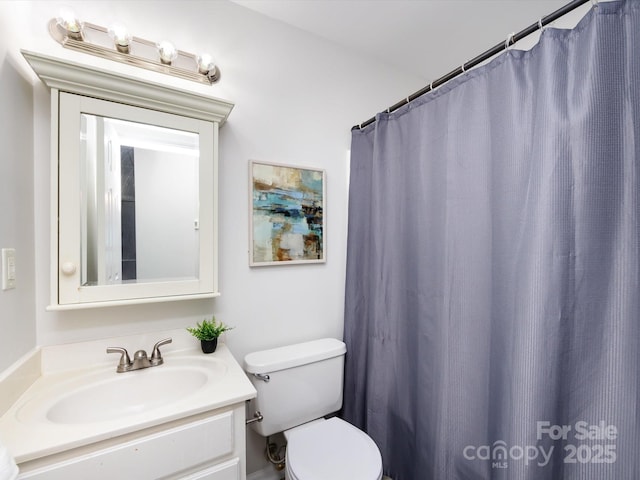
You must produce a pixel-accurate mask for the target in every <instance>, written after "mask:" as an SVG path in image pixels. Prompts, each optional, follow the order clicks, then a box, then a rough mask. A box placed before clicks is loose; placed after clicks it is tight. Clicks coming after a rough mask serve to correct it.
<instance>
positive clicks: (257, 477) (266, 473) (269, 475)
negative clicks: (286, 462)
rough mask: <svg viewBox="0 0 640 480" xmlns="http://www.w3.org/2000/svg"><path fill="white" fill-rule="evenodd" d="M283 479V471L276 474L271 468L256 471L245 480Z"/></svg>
mask: <svg viewBox="0 0 640 480" xmlns="http://www.w3.org/2000/svg"><path fill="white" fill-rule="evenodd" d="M283 478H284V470H283V471H281V472H277V471H276V469H275V468H274V467H272V466H268V467H265V468H263V469H262V470H258V471H257V472H253V473H251V474H249V475H247V480H282V479H283Z"/></svg>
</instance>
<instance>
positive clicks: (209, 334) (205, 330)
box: [187, 317, 233, 353]
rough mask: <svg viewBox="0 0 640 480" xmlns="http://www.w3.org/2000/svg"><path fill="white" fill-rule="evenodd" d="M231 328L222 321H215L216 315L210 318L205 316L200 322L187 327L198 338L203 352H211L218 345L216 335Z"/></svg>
mask: <svg viewBox="0 0 640 480" xmlns="http://www.w3.org/2000/svg"><path fill="white" fill-rule="evenodd" d="M232 328H233V327H229V326H228V325H225V324H224V323H222V322H217V321H216V317H211V320H207V319H206V318H205V319H204V320H203V321H202V323H200V322H198V323H197V324H196V326H195V327H187V331H188V332H189V333H190V334H191V335H193V336H194V337H196V338H197V339H198V340H200V346H201V347H202V351H203V352H204V353H213V352H215V351H216V348H217V346H218V337H219V336H220V335H222V334H223V333H224V332H226V331H227V330H231V329H232Z"/></svg>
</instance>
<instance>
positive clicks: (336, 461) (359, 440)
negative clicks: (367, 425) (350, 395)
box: [286, 417, 382, 480]
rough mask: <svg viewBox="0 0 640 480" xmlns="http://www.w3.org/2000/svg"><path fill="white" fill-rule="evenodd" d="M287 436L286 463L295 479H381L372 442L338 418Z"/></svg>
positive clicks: (318, 423) (377, 455)
mask: <svg viewBox="0 0 640 480" xmlns="http://www.w3.org/2000/svg"><path fill="white" fill-rule="evenodd" d="M289 433H290V434H289V435H288V442H287V462H286V463H287V470H288V472H290V473H291V474H292V476H293V477H294V478H295V479H299V480H327V479H328V478H331V479H332V480H379V479H380V478H381V477H382V457H381V456H380V450H378V447H377V446H376V444H375V443H374V441H373V440H372V439H371V438H370V437H369V436H368V435H367V434H366V433H364V432H363V431H361V430H358V429H357V428H356V427H354V426H353V425H351V424H349V423H347V422H345V421H343V420H340V419H339V418H336V417H334V418H330V419H329V420H326V421H324V422H317V423H314V424H311V425H309V426H308V427H305V428H297V429H295V430H293V431H291V432H289Z"/></svg>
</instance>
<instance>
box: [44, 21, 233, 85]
mask: <svg viewBox="0 0 640 480" xmlns="http://www.w3.org/2000/svg"><path fill="white" fill-rule="evenodd" d="M49 33H50V34H51V36H52V37H53V38H54V40H55V41H56V42H58V43H59V44H60V45H62V46H63V47H65V48H69V49H71V50H76V51H79V52H83V53H88V54H90V55H95V56H97V57H102V58H107V59H109V60H113V61H116V62H120V63H125V64H128V65H133V66H136V67H140V68H145V69H147V70H152V71H154V72H160V73H164V74H167V75H173V76H174V77H179V78H183V79H186V80H193V81H195V82H200V83H205V84H207V85H211V84H212V83H215V82H217V81H218V80H219V79H220V70H219V69H218V67H217V66H212V69H211V70H209V71H207V72H202V71H201V70H200V69H199V65H198V57H197V56H196V55H194V54H191V53H187V52H183V51H181V50H176V52H177V56H176V58H175V60H173V61H172V62H171V64H166V63H163V62H162V61H161V59H160V54H159V53H158V48H157V46H156V44H155V43H154V42H150V41H149V40H145V39H143V38H138V37H131V43H130V44H129V51H128V53H127V52H122V51H118V49H116V46H115V45H114V43H113V40H112V39H111V37H110V36H109V31H108V30H107V29H106V28H104V27H101V26H99V25H94V24H92V23H88V22H84V23H83V24H82V32H81V35H80V36H77V38H81V40H77V39H74V38H72V37H71V36H70V35H69V32H67V31H66V30H65V29H64V28H63V27H62V26H61V25H59V23H58V21H57V20H56V19H55V18H54V19H51V20H50V21H49Z"/></svg>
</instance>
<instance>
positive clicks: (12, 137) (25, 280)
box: [0, 5, 36, 372]
mask: <svg viewBox="0 0 640 480" xmlns="http://www.w3.org/2000/svg"><path fill="white" fill-rule="evenodd" d="M5 10H6V6H5V5H0V149H1V153H0V248H15V250H16V266H17V278H16V281H17V284H16V288H15V289H13V290H6V291H2V290H0V372H1V371H2V370H4V369H5V368H7V367H8V366H9V365H11V364H12V363H13V362H14V361H15V360H16V359H18V358H20V357H21V356H22V355H24V354H25V353H27V352H28V351H29V350H31V349H32V348H33V347H34V346H35V343H36V332H35V322H34V317H35V308H34V298H35V272H34V258H33V256H34V211H33V208H34V198H33V194H34V185H33V172H34V168H33V91H32V88H31V82H30V78H29V76H28V75H27V74H25V71H26V69H25V67H24V65H21V59H20V58H19V57H18V54H17V53H16V50H17V47H18V40H17V39H18V38H19V32H20V29H19V25H17V24H16V23H12V22H9V20H10V18H11V16H10V15H8V13H7V12H5ZM16 10H17V11H21V10H22V8H21V6H16Z"/></svg>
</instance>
